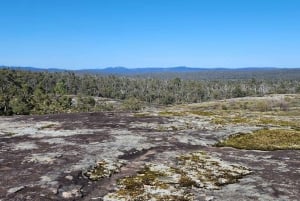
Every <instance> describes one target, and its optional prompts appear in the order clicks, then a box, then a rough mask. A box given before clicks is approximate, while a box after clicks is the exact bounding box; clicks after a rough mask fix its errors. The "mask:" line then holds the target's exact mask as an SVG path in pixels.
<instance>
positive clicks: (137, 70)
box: [0, 66, 283, 75]
mask: <svg viewBox="0 0 300 201" xmlns="http://www.w3.org/2000/svg"><path fill="white" fill-rule="evenodd" d="M0 68H10V69H16V70H26V71H34V72H44V71H47V72H64V71H72V72H75V73H88V74H90V73H91V74H124V75H128V74H147V73H168V72H170V73H181V72H184V73H187V72H199V71H227V70H228V71H266V70H274V69H283V68H276V67H245V68H194V67H193V68H192V67H186V66H177V67H168V68H162V67H147V68H126V67H108V68H103V69H101V68H91V69H79V70H69V69H59V68H47V69H46V68H36V67H14V66H0Z"/></svg>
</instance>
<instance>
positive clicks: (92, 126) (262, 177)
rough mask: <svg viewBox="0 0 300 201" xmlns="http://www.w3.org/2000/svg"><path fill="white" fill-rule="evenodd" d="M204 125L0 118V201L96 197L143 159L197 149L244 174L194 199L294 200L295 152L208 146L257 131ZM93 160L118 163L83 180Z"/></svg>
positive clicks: (92, 116)
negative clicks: (243, 169)
mask: <svg viewBox="0 0 300 201" xmlns="http://www.w3.org/2000/svg"><path fill="white" fill-rule="evenodd" d="M186 125H189V126H186ZM190 125H193V126H194V127H192V128H191V126H190ZM203 125H205V128H204V127H203ZM209 126H210V125H209V122H208V121H207V118H206V117H203V118H201V117H200V118H199V117H198V118H197V119H193V118H186V119H184V118H182V119H180V118H179V117H176V118H168V117H161V116H155V115H153V116H151V115H148V116H136V115H135V114H132V113H126V112H123V113H113V112H110V113H105V112H102V113H77V114H57V115H41V116H21V117H5V118H4V117H0V177H1V179H0V200H3V201H4V200H102V198H104V197H105V195H107V194H109V193H111V192H114V191H115V190H116V189H117V187H118V186H117V180H119V179H122V178H124V177H126V176H132V175H136V174H137V172H138V171H139V170H140V169H141V168H143V167H144V166H145V164H149V163H151V164H165V165H169V166H170V165H172V166H173V165H176V157H178V156H180V155H183V154H188V153H191V152H197V151H205V152H206V153H207V154H208V155H210V156H211V157H215V158H218V159H221V160H223V161H225V162H226V163H229V164H238V165H241V166H244V167H246V168H249V169H250V170H251V171H252V173H251V174H250V175H247V176H245V177H243V178H241V179H240V180H239V182H237V183H233V184H228V185H224V186H221V188H220V189H206V188H192V189H190V192H189V193H192V194H193V195H194V200H299V197H300V183H299V182H300V151H299V150H280V151H272V152H267V151H253V150H238V149H233V148H220V147H213V146H211V145H212V144H214V143H215V142H217V140H219V139H222V138H224V137H226V136H228V135H230V134H233V133H237V132H240V131H241V130H242V131H244V130H245V131H251V130H255V129H257V128H254V127H245V126H231V127H230V126H228V127H222V128H217V127H213V126H212V127H209ZM99 161H108V162H107V164H111V163H110V161H112V164H113V162H114V161H122V164H123V165H122V166H117V167H118V168H119V169H118V171H112V172H113V174H108V175H109V177H102V176H101V175H100V176H99V177H95V178H100V179H99V180H96V181H94V180H90V179H88V177H87V176H86V175H87V174H86V173H87V172H89V171H92V170H93V168H95V167H96V165H97V164H99ZM110 166H113V165H110ZM98 172H100V173H101V172H102V170H101V169H100V170H98Z"/></svg>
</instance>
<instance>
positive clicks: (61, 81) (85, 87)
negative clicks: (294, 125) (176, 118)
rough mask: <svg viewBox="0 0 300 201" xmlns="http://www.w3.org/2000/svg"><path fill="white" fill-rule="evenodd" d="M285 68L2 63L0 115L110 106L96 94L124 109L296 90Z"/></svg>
mask: <svg viewBox="0 0 300 201" xmlns="http://www.w3.org/2000/svg"><path fill="white" fill-rule="evenodd" d="M287 72H288V73H287V74H285V73H284V71H283V72H281V74H280V75H279V76H278V77H277V78H276V79H272V78H274V77H270V76H269V74H268V73H266V77H265V78H264V77H262V76H258V77H257V76H255V72H254V73H253V72H252V73H251V74H249V73H248V74H247V76H243V73H242V72H241V71H240V72H235V73H234V74H233V75H232V77H239V79H229V78H228V79H227V78H226V79H225V78H224V79H221V77H222V74H219V75H218V76H220V79H197V80H196V79H184V78H188V77H189V76H191V75H193V76H195V75H196V74H195V73H191V74H187V75H188V76H186V77H180V78H179V76H178V77H171V78H170V77H168V78H164V77H161V78H154V77H151V76H148V77H146V76H145V75H143V76H142V77H141V76H140V77H139V76H135V77H128V76H121V75H118V76H116V75H96V74H77V73H75V72H73V71H65V72H32V71H23V70H15V69H8V68H7V69H0V86H1V87H0V115H12V114H49V113H59V112H76V111H98V110H111V109H113V107H112V106H108V105H105V104H102V103H101V102H100V103H99V102H98V101H96V100H97V97H103V98H111V99H118V100H124V102H125V103H126V104H127V106H128V107H127V108H128V109H132V110H135V109H139V108H140V107H139V106H140V105H141V104H144V103H150V104H162V105H168V104H179V103H195V102H203V101H208V100H219V99H227V98H234V97H244V96H263V95H266V94H273V93H280V94H281V93H300V76H299V74H297V75H295V73H290V72H289V71H287ZM205 73H206V74H207V72H205ZM270 73H272V72H271V71H270ZM198 74H199V75H200V74H201V72H199V73H198ZM235 74H237V75H239V76H237V75H236V76H234V75H235ZM182 75H183V74H182ZM229 77H230V76H229ZM130 105H131V106H130Z"/></svg>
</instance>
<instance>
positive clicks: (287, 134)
mask: <svg viewBox="0 0 300 201" xmlns="http://www.w3.org/2000/svg"><path fill="white" fill-rule="evenodd" d="M216 146H219V147H225V146H226V147H234V148H238V149H249V150H263V151H272V150H282V149H300V132H299V131H295V130H283V129H278V130H270V129H261V130H257V131H254V132H253V133H250V134H244V133H239V134H235V135H232V136H230V137H229V138H227V139H225V140H224V141H222V142H218V143H217V144H216Z"/></svg>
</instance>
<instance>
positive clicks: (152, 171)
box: [104, 151, 251, 201]
mask: <svg viewBox="0 0 300 201" xmlns="http://www.w3.org/2000/svg"><path fill="white" fill-rule="evenodd" d="M176 161H177V163H176V165H173V166H168V165H164V164H147V165H146V166H145V167H144V168H142V169H141V170H140V171H138V172H137V174H136V175H133V176H129V177H125V178H123V179H120V180H119V181H118V188H117V189H116V191H115V192H113V193H109V194H107V195H106V196H105V197H104V200H105V201H112V200H124V201H132V200H134V201H138V200H153V201H159V200H174V201H175V200H182V201H192V200H194V196H193V194H191V193H190V192H191V189H192V187H196V188H206V189H219V188H220V186H222V185H225V184H229V183H234V182H237V181H238V179H240V178H242V177H243V176H244V175H247V174H249V173H250V172H251V171H250V170H248V169H247V168H245V167H242V166H238V165H230V164H227V163H225V162H223V161H221V160H219V159H217V158H213V157H211V156H208V155H207V154H206V153H205V152H200V151H199V152H194V153H189V154H185V155H181V156H179V157H177V158H176Z"/></svg>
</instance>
